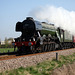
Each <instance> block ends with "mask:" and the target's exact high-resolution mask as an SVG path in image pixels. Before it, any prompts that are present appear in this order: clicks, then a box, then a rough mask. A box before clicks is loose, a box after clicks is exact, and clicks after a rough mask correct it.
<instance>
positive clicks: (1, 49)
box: [0, 48, 17, 53]
mask: <svg viewBox="0 0 75 75" xmlns="http://www.w3.org/2000/svg"><path fill="white" fill-rule="evenodd" d="M16 50H17V49H16ZM8 51H9V52H13V51H14V48H0V53H3V52H8Z"/></svg>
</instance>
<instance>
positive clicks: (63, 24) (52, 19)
mask: <svg viewBox="0 0 75 75" xmlns="http://www.w3.org/2000/svg"><path fill="white" fill-rule="evenodd" d="M30 16H32V17H33V18H35V19H38V20H41V21H46V22H48V23H53V24H55V26H56V27H60V28H62V29H64V30H67V31H69V32H70V33H71V34H73V35H75V11H68V10H66V9H64V8H62V7H58V8H57V7H55V6H44V7H39V8H37V9H34V10H32V11H31V12H30Z"/></svg>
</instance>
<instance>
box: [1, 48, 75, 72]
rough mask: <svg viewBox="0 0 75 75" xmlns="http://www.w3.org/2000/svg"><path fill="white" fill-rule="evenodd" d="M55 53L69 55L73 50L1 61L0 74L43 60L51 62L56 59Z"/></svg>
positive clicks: (74, 50)
mask: <svg viewBox="0 0 75 75" xmlns="http://www.w3.org/2000/svg"><path fill="white" fill-rule="evenodd" d="M56 53H58V55H59V56H60V55H65V56H66V55H71V54H73V53H75V48H74V49H67V50H60V51H53V52H45V53H38V54H32V55H24V56H21V57H20V56H19V57H17V58H13V59H8V60H2V61H0V72H4V71H6V70H12V69H17V68H19V67H28V66H32V65H36V64H38V63H40V62H43V61H45V60H52V59H53V58H55V57H56Z"/></svg>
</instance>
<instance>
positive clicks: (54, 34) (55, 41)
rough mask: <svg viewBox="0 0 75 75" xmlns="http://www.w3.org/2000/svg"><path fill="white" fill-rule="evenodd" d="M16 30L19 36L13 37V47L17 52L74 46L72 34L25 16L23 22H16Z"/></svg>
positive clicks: (33, 51) (51, 49)
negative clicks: (19, 33)
mask: <svg viewBox="0 0 75 75" xmlns="http://www.w3.org/2000/svg"><path fill="white" fill-rule="evenodd" d="M16 31H17V32H21V36H20V37H17V38H15V39H14V40H15V42H13V45H14V49H15V48H16V47H17V48H18V53H19V54H21V53H37V52H46V51H53V50H57V49H67V48H74V47H75V43H74V41H75V39H74V36H72V35H71V34H69V32H67V31H64V30H62V29H60V28H56V27H55V26H54V24H48V23H45V22H39V21H36V20H34V19H33V18H32V17H27V18H26V20H24V21H23V22H17V23H16Z"/></svg>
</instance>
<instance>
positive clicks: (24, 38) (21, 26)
mask: <svg viewBox="0 0 75 75" xmlns="http://www.w3.org/2000/svg"><path fill="white" fill-rule="evenodd" d="M16 31H17V32H21V33H22V34H21V36H20V37H18V38H15V42H14V43H15V46H16V47H18V48H20V47H22V46H32V45H35V44H36V42H35V39H34V38H33V36H34V34H35V32H36V28H35V22H34V20H33V18H29V17H28V18H27V19H26V20H24V21H23V22H17V24H16Z"/></svg>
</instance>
